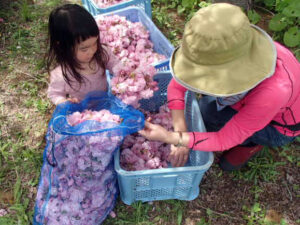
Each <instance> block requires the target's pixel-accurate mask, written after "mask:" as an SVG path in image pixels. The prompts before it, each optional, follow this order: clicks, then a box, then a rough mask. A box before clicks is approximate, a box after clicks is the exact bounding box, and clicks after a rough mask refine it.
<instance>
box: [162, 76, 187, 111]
mask: <svg viewBox="0 0 300 225" xmlns="http://www.w3.org/2000/svg"><path fill="white" fill-rule="evenodd" d="M186 91H187V89H186V88H185V87H183V86H181V85H180V84H178V83H177V82H176V81H175V80H174V78H172V80H171V81H170V83H169V85H168V94H167V96H168V107H169V109H171V110H172V109H178V110H181V109H184V106H185V101H184V96H185V92H186Z"/></svg>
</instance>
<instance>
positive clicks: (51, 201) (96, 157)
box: [33, 92, 144, 225]
mask: <svg viewBox="0 0 300 225" xmlns="http://www.w3.org/2000/svg"><path fill="white" fill-rule="evenodd" d="M85 109H90V110H94V111H99V110H102V109H106V110H109V111H110V112H111V113H112V114H116V115H119V116H120V117H121V118H122V122H121V123H120V124H118V123H114V122H101V123H100V122H97V121H94V120H86V121H84V122H82V123H80V124H78V125H75V126H71V125H70V124H68V122H67V116H68V115H70V114H72V113H73V112H76V111H79V112H82V111H84V110H85ZM143 126H144V116H143V114H142V113H141V112H139V111H137V110H135V109H134V108H133V107H131V106H128V105H125V104H124V103H122V102H121V101H120V100H118V99H117V98H116V97H114V96H112V95H110V94H107V93H103V92H96V93H92V94H90V95H88V96H87V98H86V99H85V100H83V101H82V102H80V103H79V104H72V103H64V104H61V105H58V106H57V108H56V109H55V111H54V113H53V116H52V119H51V121H50V123H49V128H48V132H47V135H46V141H47V145H46V148H45V150H44V155H43V159H44V163H43V167H42V170H41V178H40V183H39V187H38V193H37V199H36V205H35V214H34V220H33V221H34V224H51V225H52V224H53V225H54V224H59V225H67V224H68V225H76V224H78V225H79V224H80V225H82V224H84V225H89V224H91V225H95V224H97V225H98V224H101V223H102V222H103V220H104V219H105V218H106V216H107V215H108V214H109V213H110V212H111V210H112V209H113V208H114V205H115V201H116V197H117V195H118V188H117V176H116V173H115V171H114V166H113V154H114V152H115V151H116V150H117V149H118V148H119V147H120V145H121V144H122V141H123V139H124V137H125V136H126V135H128V134H131V133H135V132H137V131H138V130H140V129H142V128H143Z"/></svg>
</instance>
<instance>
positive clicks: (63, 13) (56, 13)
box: [46, 4, 109, 87]
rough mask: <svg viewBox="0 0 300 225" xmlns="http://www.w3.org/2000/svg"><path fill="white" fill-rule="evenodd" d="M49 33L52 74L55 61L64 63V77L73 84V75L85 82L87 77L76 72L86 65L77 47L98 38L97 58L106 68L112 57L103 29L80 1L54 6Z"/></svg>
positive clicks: (49, 64) (48, 63)
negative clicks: (78, 56)
mask: <svg viewBox="0 0 300 225" xmlns="http://www.w3.org/2000/svg"><path fill="white" fill-rule="evenodd" d="M48 32H49V39H48V42H49V44H48V46H49V49H48V53H47V56H46V66H47V70H48V72H49V73H50V70H51V69H52V67H53V66H54V64H55V65H60V66H61V68H62V74H63V77H64V79H65V81H66V82H67V83H68V84H69V85H70V86H71V87H72V85H71V82H72V79H71V78H74V79H75V80H76V81H77V82H78V83H79V84H80V85H81V84H82V83H83V82H84V80H83V77H82V76H81V75H80V74H79V73H78V72H77V71H76V69H82V68H81V66H80V63H79V62H78V61H77V59H76V57H75V46H76V44H79V43H80V42H81V41H85V40H87V39H88V38H90V37H98V40H99V41H97V51H96V53H95V55H94V59H96V62H97V64H98V65H99V66H100V67H101V68H103V69H105V67H106V64H107V62H108V60H109V58H108V54H107V52H106V51H105V50H104V48H103V47H102V46H101V44H100V35H99V29H98V26H97V23H96V21H95V19H94V18H93V16H92V15H91V14H90V13H89V12H88V11H87V10H85V9H84V8H83V7H81V6H79V5H77V4H66V5H63V6H60V7H58V8H56V9H54V10H53V11H52V12H51V13H50V16H49V24H48Z"/></svg>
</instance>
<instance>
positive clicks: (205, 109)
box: [199, 96, 295, 147]
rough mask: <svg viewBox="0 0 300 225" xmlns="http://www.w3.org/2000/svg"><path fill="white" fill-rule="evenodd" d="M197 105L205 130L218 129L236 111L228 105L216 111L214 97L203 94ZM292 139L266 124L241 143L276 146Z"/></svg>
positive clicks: (292, 139) (245, 144)
mask: <svg viewBox="0 0 300 225" xmlns="http://www.w3.org/2000/svg"><path fill="white" fill-rule="evenodd" d="M199 105H200V110H201V113H202V117H203V121H204V124H205V127H206V130H207V131H212V132H213V131H218V130H220V129H221V128H222V127H223V126H224V125H225V124H226V123H227V122H228V121H229V120H230V119H231V118H232V117H233V116H234V115H235V114H236V113H237V111H236V110H234V109H232V108H231V107H230V106H227V107H225V108H224V109H223V110H221V111H217V106H216V101H215V98H213V97H210V96H204V97H203V98H201V99H200V102H199ZM229 138H230V137H229ZM294 140H295V137H289V136H285V135H283V134H282V133H280V132H279V131H278V130H277V129H276V128H274V127H273V126H272V125H268V126H266V127H265V128H264V129H262V130H260V131H257V132H256V133H254V134H253V135H252V136H251V137H249V138H248V139H246V140H245V141H244V142H243V143H242V145H244V146H254V145H264V146H269V147H277V146H282V145H286V144H288V143H290V142H292V141H294Z"/></svg>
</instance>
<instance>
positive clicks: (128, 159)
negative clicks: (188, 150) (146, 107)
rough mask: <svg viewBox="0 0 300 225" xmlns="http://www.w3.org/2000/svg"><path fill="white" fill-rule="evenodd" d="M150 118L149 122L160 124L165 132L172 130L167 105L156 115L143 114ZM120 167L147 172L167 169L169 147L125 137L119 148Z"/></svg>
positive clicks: (139, 137) (138, 138) (141, 139)
mask: <svg viewBox="0 0 300 225" xmlns="http://www.w3.org/2000/svg"><path fill="white" fill-rule="evenodd" d="M144 113H145V114H146V117H151V118H152V120H151V122H152V123H154V124H160V125H161V126H163V127H164V128H166V129H167V130H172V129H173V125H172V119H171V112H170V110H169V109H168V107H167V105H163V106H161V107H160V109H159V112H158V113H153V114H151V113H149V112H144ZM121 149H122V150H121V155H120V165H121V167H122V168H123V169H124V170H127V171H135V170H148V169H159V168H166V167H168V156H169V154H170V145H167V144H164V143H162V142H158V141H149V140H147V139H145V138H144V137H142V136H140V135H138V134H133V135H130V136H127V137H126V138H125V140H124V143H123V145H122V147H121Z"/></svg>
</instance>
